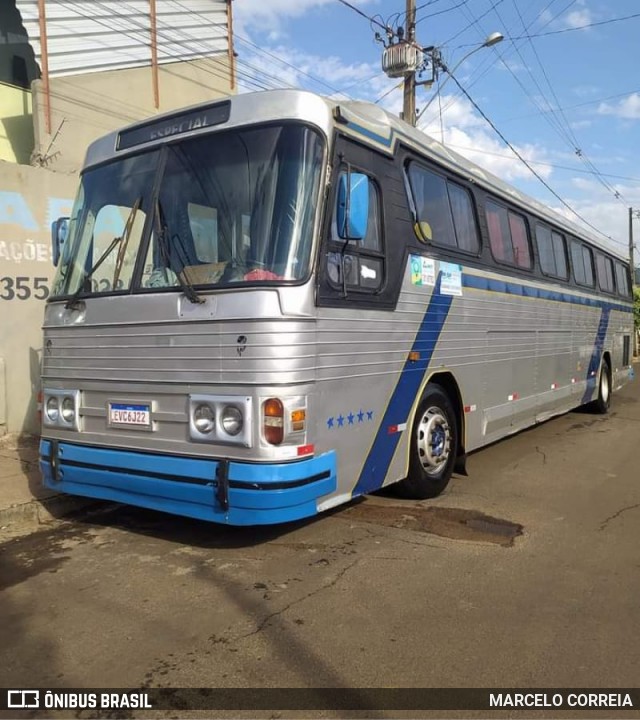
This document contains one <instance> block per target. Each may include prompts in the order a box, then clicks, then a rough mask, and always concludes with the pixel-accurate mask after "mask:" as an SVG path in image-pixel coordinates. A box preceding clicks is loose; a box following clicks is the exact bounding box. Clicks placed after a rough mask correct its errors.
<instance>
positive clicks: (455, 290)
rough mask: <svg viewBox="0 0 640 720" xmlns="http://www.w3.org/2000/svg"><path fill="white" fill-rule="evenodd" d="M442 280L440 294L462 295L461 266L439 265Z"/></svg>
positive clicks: (453, 264)
mask: <svg viewBox="0 0 640 720" xmlns="http://www.w3.org/2000/svg"><path fill="white" fill-rule="evenodd" d="M440 272H441V273H442V279H441V281H440V292H441V293H442V294H443V295H462V266H461V265H456V264H455V263H440Z"/></svg>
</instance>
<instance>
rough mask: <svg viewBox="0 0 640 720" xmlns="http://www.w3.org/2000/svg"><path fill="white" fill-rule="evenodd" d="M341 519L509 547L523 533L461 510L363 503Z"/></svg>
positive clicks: (516, 527)
mask: <svg viewBox="0 0 640 720" xmlns="http://www.w3.org/2000/svg"><path fill="white" fill-rule="evenodd" d="M343 517H345V518H348V519H351V520H360V521H362V522H367V523H372V524H375V525H385V526H387V527H394V528H400V529H402V530H412V531H414V532H422V533H429V534H431V535H439V536H440V537H446V538H451V539H453V540H473V541H474V542H489V543H495V544H496V545H502V546H503V547H511V546H512V545H513V543H514V541H515V539H516V537H518V536H519V535H522V534H523V527H522V525H520V524H518V523H514V522H510V521H509V520H501V519H500V518H494V517H491V516H490V515H485V514H484V513H481V512H479V511H477V510H463V509H461V508H447V507H422V506H416V507H407V506H406V505H373V504H369V503H366V502H365V503H362V504H360V505H356V506H354V507H352V508H349V509H348V510H346V511H345V512H344V513H343Z"/></svg>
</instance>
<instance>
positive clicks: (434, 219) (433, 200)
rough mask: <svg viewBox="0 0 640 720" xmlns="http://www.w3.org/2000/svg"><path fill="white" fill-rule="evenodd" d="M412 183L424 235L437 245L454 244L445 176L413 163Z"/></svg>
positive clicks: (417, 212)
mask: <svg viewBox="0 0 640 720" xmlns="http://www.w3.org/2000/svg"><path fill="white" fill-rule="evenodd" d="M409 184H410V186H411V194H412V196H413V202H414V206H415V209H416V214H417V216H418V217H417V220H418V226H419V231H420V235H421V237H422V238H424V240H427V241H429V242H434V243H436V244H437V245H448V246H453V247H455V246H456V236H455V233H454V229H453V218H452V217H451V208H450V206H449V194H448V193H447V181H446V180H445V178H443V177H442V176H441V175H436V173H433V172H430V171H429V170H425V169H424V168H422V167H420V166H419V165H416V163H411V165H409Z"/></svg>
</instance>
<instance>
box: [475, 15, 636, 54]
mask: <svg viewBox="0 0 640 720" xmlns="http://www.w3.org/2000/svg"><path fill="white" fill-rule="evenodd" d="M639 17H640V13H634V14H633V15H625V16H624V17H617V18H610V19H609V20H600V21H599V22H592V23H588V24H586V25H576V26H575V27H569V28H563V29H562V30H549V32H546V33H537V34H535V35H530V36H526V35H525V36H519V37H514V38H509V40H522V39H523V38H526V37H532V38H539V37H547V36H548V35H560V34H562V33H568V32H575V31H576V30H586V29H587V28H592V27H599V26H601V25H610V24H611V23H616V22H622V21H623V20H633V19H635V18H639ZM461 47H462V46H461Z"/></svg>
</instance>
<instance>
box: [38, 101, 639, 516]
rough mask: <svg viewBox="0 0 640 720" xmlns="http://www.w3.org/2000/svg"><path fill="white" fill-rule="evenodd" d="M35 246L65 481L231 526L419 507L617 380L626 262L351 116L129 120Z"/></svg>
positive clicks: (560, 221) (365, 107)
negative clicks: (472, 457) (45, 268)
mask: <svg viewBox="0 0 640 720" xmlns="http://www.w3.org/2000/svg"><path fill="white" fill-rule="evenodd" d="M52 236H53V237H52V241H53V256H54V262H55V263H56V264H57V274H56V276H55V279H54V281H53V286H52V292H51V295H50V297H49V299H48V301H47V304H46V308H45V316H44V340H43V342H44V344H43V361H42V367H43V371H42V372H43V374H42V392H43V413H42V418H43V426H42V440H41V445H40V464H41V469H42V474H43V478H44V483H45V485H46V486H47V487H49V488H51V489H53V490H57V491H59V492H63V493H71V494H75V495H81V496H88V497H93V498H101V499H105V500H111V501H117V502H121V503H128V504H131V505H136V506H142V507H145V508H151V509H155V510H159V511H165V512H168V513H174V514H178V515H184V516H190V517H194V518H200V519H204V520H209V521H214V522H220V523H228V524H232V525H258V524H269V523H280V522H286V521H292V520H298V519H300V518H306V517H310V516H313V515H316V514H318V513H321V512H323V511H325V510H328V509H329V508H332V507H335V506H337V505H339V504H341V503H345V502H348V501H349V500H351V499H352V498H355V497H356V496H359V495H363V494H367V493H371V492H374V491H376V490H379V489H380V488H382V487H384V486H387V485H391V484H396V487H397V489H398V492H399V493H400V494H401V495H403V496H405V497H409V498H419V499H423V498H432V497H435V496H437V495H438V494H440V493H441V492H442V491H443V490H444V489H445V487H446V486H447V483H448V482H449V480H450V478H451V476H452V473H453V472H454V471H457V472H464V471H465V458H466V456H467V454H468V453H469V452H471V451H473V450H476V449H478V448H480V447H482V446H483V445H486V444H488V443H492V442H494V441H496V440H499V439H500V438H504V437H505V436H507V435H509V434H511V433H515V432H518V431H520V430H522V429H523V428H526V427H528V426H531V425H533V424H535V423H538V422H541V421H544V420H547V419H548V418H550V417H552V416H554V415H558V414H560V413H564V412H566V411H568V410H570V409H572V408H576V407H577V406H580V405H585V404H587V403H591V404H592V406H593V408H594V409H595V410H597V411H599V412H601V413H606V412H607V410H608V409H609V406H610V402H611V395H612V392H614V391H616V390H617V389H618V388H620V387H621V386H622V385H623V384H624V383H626V382H627V381H628V380H629V379H630V378H631V377H632V376H633V370H632V357H631V352H632V351H631V338H632V333H633V320H632V297H631V282H630V273H629V264H628V262H627V260H626V259H625V258H624V257H622V256H620V255H618V254H617V253H616V252H614V251H613V250H612V249H611V248H610V247H608V246H607V245H606V244H605V243H602V242H599V241H598V239H597V238H596V237H591V236H590V235H589V234H587V233H586V232H585V231H584V230H583V229H582V228H581V227H578V226H576V225H574V224H572V223H570V222H569V221H568V220H566V219H565V218H564V217H562V216H561V215H559V214H556V213H554V212H552V211H550V210H549V209H548V208H546V207H545V206H544V205H542V204H540V203H539V202H536V201H535V200H532V199H531V198H529V197H527V196H525V195H523V194H522V193H520V192H519V191H518V190H516V189H515V188H513V187H511V186H510V185H508V184H506V183H505V182H503V181H502V180H500V179H499V178H497V177H495V176H493V175H491V174H490V173H488V172H486V171H485V170H483V169H481V168H480V167H478V166H476V165H475V164H473V163H471V162H469V161H468V160H466V159H464V158H462V157H461V156H459V155H457V154H455V153H454V152H452V151H451V150H450V149H449V148H447V147H445V146H443V145H441V144H439V143H438V142H436V141H435V140H433V139H432V138H430V137H428V136H427V135H426V134H424V133H423V132H422V131H420V130H418V129H416V128H413V127H410V126H409V125H407V124H405V123H404V122H402V121H401V120H399V119H397V118H396V117H394V116H392V115H391V114H389V113H387V112H386V111H384V110H383V109H381V108H379V107H377V106H375V105H372V104H367V103H363V102H357V101H342V100H340V101H337V100H332V99H327V98H323V97H321V96H318V95H315V94H313V93H310V92H306V91H298V90H277V91H269V92H261V93H248V94H243V95H238V96H234V97H232V98H225V99H220V100H216V101H215V102H210V103H207V104H203V105H200V106H196V107H190V108H186V109H184V110H181V111H179V112H173V113H170V114H166V115H161V116H156V117H153V118H151V119H148V120H145V121H143V122H138V123H136V124H133V125H130V126H128V127H125V128H124V129H122V130H119V131H117V132H113V133H111V134H109V135H107V136H106V137H103V138H102V139H99V140H97V141H96V142H94V143H93V144H92V145H91V146H90V147H89V149H88V151H87V155H86V161H85V164H84V169H83V171H82V174H81V178H80V186H79V190H78V195H77V198H76V200H75V203H74V205H73V209H72V213H71V216H70V218H60V219H59V220H57V221H55V222H54V223H53V225H52Z"/></svg>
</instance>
